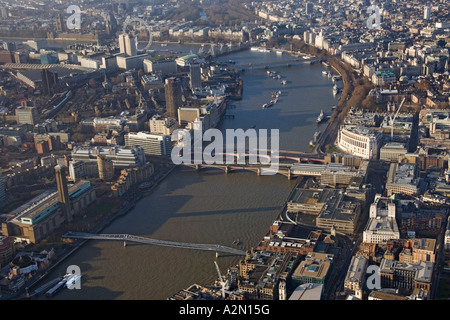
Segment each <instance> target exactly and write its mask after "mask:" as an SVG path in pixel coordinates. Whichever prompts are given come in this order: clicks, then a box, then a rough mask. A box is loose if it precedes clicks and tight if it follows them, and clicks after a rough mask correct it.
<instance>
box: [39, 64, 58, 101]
mask: <svg viewBox="0 0 450 320" xmlns="http://www.w3.org/2000/svg"><path fill="white" fill-rule="evenodd" d="M41 78H42V93H43V94H46V95H52V94H54V93H55V92H56V89H57V86H58V73H57V72H54V71H50V70H48V69H42V70H41Z"/></svg>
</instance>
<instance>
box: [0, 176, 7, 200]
mask: <svg viewBox="0 0 450 320" xmlns="http://www.w3.org/2000/svg"><path fill="white" fill-rule="evenodd" d="M5 202H6V191H5V185H4V183H3V177H2V175H1V174H0V208H1V207H2V206H3V205H4V204H5Z"/></svg>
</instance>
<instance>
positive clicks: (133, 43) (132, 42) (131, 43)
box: [119, 33, 137, 57]
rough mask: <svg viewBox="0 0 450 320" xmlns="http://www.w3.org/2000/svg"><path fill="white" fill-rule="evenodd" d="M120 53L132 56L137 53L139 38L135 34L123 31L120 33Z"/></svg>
mask: <svg viewBox="0 0 450 320" xmlns="http://www.w3.org/2000/svg"><path fill="white" fill-rule="evenodd" d="M119 50H120V53H124V54H125V55H127V56H129V57H132V56H135V55H136V53H137V38H136V37H135V36H134V35H131V34H127V33H122V34H121V35H119Z"/></svg>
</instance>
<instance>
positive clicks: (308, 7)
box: [305, 2, 314, 15]
mask: <svg viewBox="0 0 450 320" xmlns="http://www.w3.org/2000/svg"><path fill="white" fill-rule="evenodd" d="M313 10H314V5H313V4H312V3H311V2H307V3H306V5H305V12H306V14H307V15H310V14H312V13H313Z"/></svg>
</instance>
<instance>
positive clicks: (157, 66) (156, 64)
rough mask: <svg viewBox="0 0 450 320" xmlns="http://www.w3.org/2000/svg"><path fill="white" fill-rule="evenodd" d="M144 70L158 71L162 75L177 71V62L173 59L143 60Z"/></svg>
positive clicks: (147, 71) (148, 71)
mask: <svg viewBox="0 0 450 320" xmlns="http://www.w3.org/2000/svg"><path fill="white" fill-rule="evenodd" d="M144 72H146V73H154V74H156V73H158V74H160V75H161V76H162V77H165V76H167V75H170V74H173V73H175V72H177V63H176V62H175V60H173V59H165V60H150V59H145V60H144Z"/></svg>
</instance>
